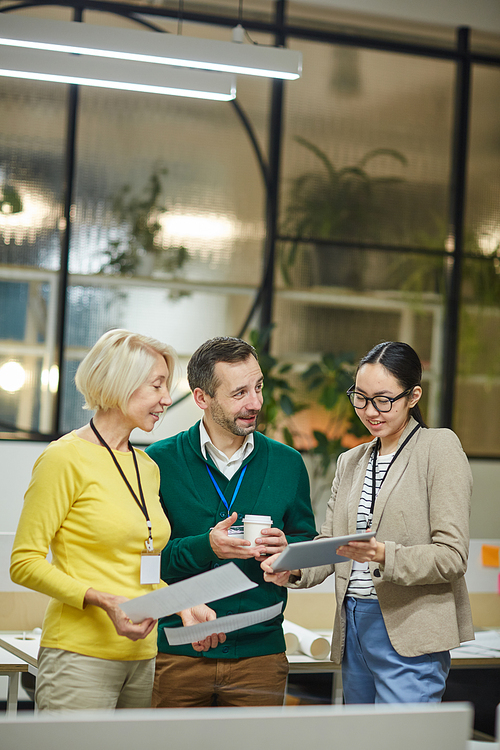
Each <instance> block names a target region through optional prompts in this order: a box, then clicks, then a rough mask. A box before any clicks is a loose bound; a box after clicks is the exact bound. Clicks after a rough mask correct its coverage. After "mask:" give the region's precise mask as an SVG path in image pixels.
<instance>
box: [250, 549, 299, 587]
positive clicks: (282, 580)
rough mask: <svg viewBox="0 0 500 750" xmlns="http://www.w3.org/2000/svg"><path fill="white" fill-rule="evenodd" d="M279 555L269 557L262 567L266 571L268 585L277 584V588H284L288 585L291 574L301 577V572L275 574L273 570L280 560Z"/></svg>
mask: <svg viewBox="0 0 500 750" xmlns="http://www.w3.org/2000/svg"><path fill="white" fill-rule="evenodd" d="M278 555H279V553H278V554H276V555H272V557H267V558H266V559H265V560H263V561H262V562H261V564H260V567H261V568H262V570H263V571H264V581H266V583H275V584H276V586H284V585H285V584H287V583H288V581H289V578H290V574H292V575H295V576H297V577H300V570H281V571H280V572H279V573H275V572H274V571H273V569H272V567H271V566H272V564H273V562H274V561H275V560H276V559H277V558H278Z"/></svg>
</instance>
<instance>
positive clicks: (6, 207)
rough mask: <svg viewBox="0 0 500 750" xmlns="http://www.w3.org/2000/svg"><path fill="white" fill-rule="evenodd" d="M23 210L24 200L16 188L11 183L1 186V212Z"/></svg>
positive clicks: (13, 212) (9, 212)
mask: <svg viewBox="0 0 500 750" xmlns="http://www.w3.org/2000/svg"><path fill="white" fill-rule="evenodd" d="M22 210H23V202H22V200H21V196H20V195H19V192H18V191H17V190H16V188H15V187H14V186H13V185H9V184H6V185H4V186H3V188H0V213H3V214H19V213H21V211H22Z"/></svg>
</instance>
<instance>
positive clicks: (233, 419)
mask: <svg viewBox="0 0 500 750" xmlns="http://www.w3.org/2000/svg"><path fill="white" fill-rule="evenodd" d="M259 413H260V410H259V411H250V412H248V411H241V412H239V413H238V414H236V415H235V416H233V415H231V416H230V417H229V416H228V415H227V414H226V413H225V411H224V409H223V408H222V407H221V405H220V404H219V402H218V401H217V400H216V399H213V400H212V402H211V404H210V414H211V417H212V419H213V420H214V422H215V423H216V424H218V425H219V426H220V427H223V428H224V429H225V430H228V432H231V433H232V434H233V435H238V437H246V435H249V434H250V433H251V432H255V429H256V427H257V422H258V416H259ZM241 417H243V418H246V417H255V421H254V422H253V424H251V425H248V426H247V427H244V426H243V425H239V424H238V423H237V420H238V419H239V418H241Z"/></svg>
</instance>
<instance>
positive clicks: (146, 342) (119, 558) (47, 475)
mask: <svg viewBox="0 0 500 750" xmlns="http://www.w3.org/2000/svg"><path fill="white" fill-rule="evenodd" d="M174 365H175V355H174V352H173V350H172V349H171V348H170V347H169V346H167V345H165V344H162V343H160V342H159V341H156V340H155V339H152V338H148V337H146V336H142V335H139V334H134V333H130V332H129V331H125V330H113V331H109V332H108V333H106V334H104V336H102V337H101V338H100V339H99V341H98V342H97V343H96V344H95V346H94V347H93V348H92V349H91V350H90V352H89V353H88V354H87V356H86V357H85V359H84V360H83V361H82V362H81V364H80V366H79V368H78V371H77V373H76V378H75V382H76V386H77V388H78V390H79V391H80V392H81V393H82V394H83V396H84V398H85V406H84V408H87V409H92V410H95V415H94V417H93V419H91V420H90V423H89V424H87V425H85V427H81V428H80V429H78V430H75V431H74V432H71V433H69V434H67V435H64V436H63V437H62V438H60V439H59V440H56V441H55V442H53V443H51V444H50V445H49V446H48V448H47V449H46V450H45V451H44V452H43V453H42V455H41V456H40V458H39V459H38V460H37V462H36V464H35V466H34V469H33V475H32V479H31V482H30V485H29V487H28V490H27V492H26V496H25V502H24V507H23V511H22V514H21V518H20V521H19V526H18V530H17V534H16V538H15V541H14V547H13V552H12V560H11V577H12V580H13V581H14V582H15V583H18V584H20V585H23V586H27V587H28V588H31V589H34V590H35V591H40V592H42V593H44V594H47V595H48V596H50V597H52V598H51V600H50V602H49V605H48V607H47V612H46V615H45V619H44V623H43V630H42V637H41V648H40V654H39V660H38V663H39V671H38V677H37V691H36V701H37V705H38V707H39V708H40V709H48V710H58V709H65V710H74V709H92V708H134V707H148V706H149V705H150V701H151V691H152V685H153V675H154V661H155V655H156V621H154V620H152V619H147V620H144V621H143V622H141V623H132V622H131V621H130V620H129V619H128V617H127V616H126V615H125V613H124V612H123V611H122V609H121V608H120V604H121V603H123V602H124V601H126V600H127V599H130V598H134V597H136V596H140V595H141V594H145V593H148V592H149V591H152V590H154V589H156V588H158V587H159V586H161V585H164V584H161V583H160V574H159V552H160V551H161V550H162V549H163V547H164V546H165V545H166V543H167V541H168V539H169V535H170V525H169V523H168V520H167V518H166V517H165V514H164V512H163V510H162V508H161V505H160V502H159V496H158V489H159V471H158V468H157V466H156V464H155V463H154V462H153V461H152V460H151V459H150V458H149V457H148V456H147V455H146V454H145V453H144V452H143V451H139V450H135V449H134V448H133V447H132V445H131V444H130V434H131V432H132V430H133V429H134V428H136V427H138V428H140V429H142V430H145V431H147V432H150V431H151V430H152V429H153V427H154V426H155V424H156V423H157V422H158V420H159V419H160V417H161V415H162V414H163V412H164V411H165V409H166V408H167V407H168V406H169V405H170V404H171V403H172V401H171V398H170V394H169V388H170V384H171V382H172V375H173V369H174ZM49 548H50V549H51V551H52V562H48V561H47V559H46V558H47V554H48V551H49ZM181 615H182V618H183V622H184V624H190V623H192V622H195V621H203V620H207V619H208V620H209V619H213V618H214V617H215V614H214V613H213V612H212V610H210V609H208V607H205V606H201V607H196V608H194V609H193V610H186V611H184V612H183V613H181ZM222 638H223V636H221V639H222ZM217 642H218V637H217V636H212V637H210V638H207V639H206V640H205V641H203V642H201V643H198V644H194V646H193V647H194V648H195V650H197V651H202V650H207V649H208V648H209V647H210V646H211V645H216V643H217Z"/></svg>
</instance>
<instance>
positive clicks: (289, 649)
mask: <svg viewBox="0 0 500 750" xmlns="http://www.w3.org/2000/svg"><path fill="white" fill-rule="evenodd" d="M283 632H284V635H285V645H286V653H287V655H288V656H291V654H294V653H295V652H296V651H298V650H299V639H298V638H297V636H296V635H295V633H290V632H287V630H286V628H285V627H284V623H283Z"/></svg>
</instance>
